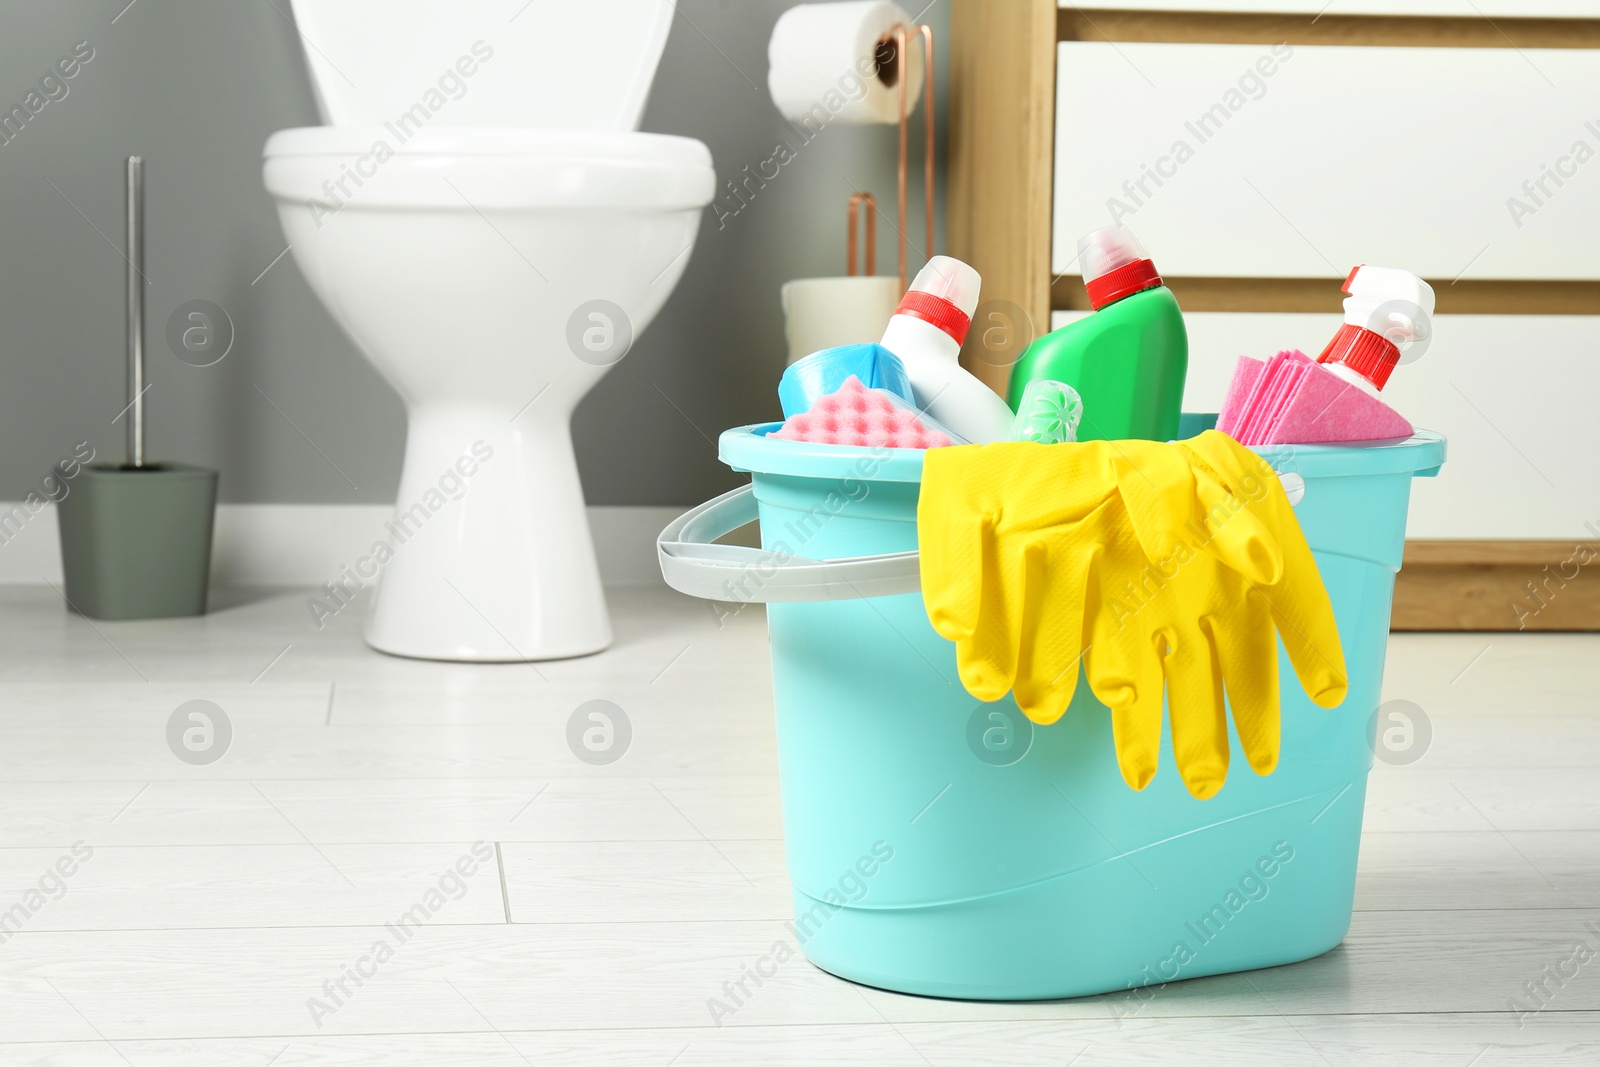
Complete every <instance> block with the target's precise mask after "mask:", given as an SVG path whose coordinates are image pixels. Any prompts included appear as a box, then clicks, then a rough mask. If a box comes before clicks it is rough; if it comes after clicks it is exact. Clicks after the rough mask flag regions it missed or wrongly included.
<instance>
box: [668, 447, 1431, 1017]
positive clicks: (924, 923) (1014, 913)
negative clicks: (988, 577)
mask: <svg viewBox="0 0 1600 1067" xmlns="http://www.w3.org/2000/svg"><path fill="white" fill-rule="evenodd" d="M1205 418H1206V417H1205V416H1186V423H1185V428H1184V435H1185V436H1188V435H1191V434H1193V433H1197V432H1199V430H1200V429H1201V428H1203V427H1204V425H1206V423H1205V421H1204V420H1205ZM775 428H776V424H768V425H758V426H745V427H740V428H738V429H734V430H729V431H728V432H726V433H724V434H723V435H722V438H721V441H720V453H721V457H722V459H723V461H724V462H726V463H728V464H729V465H730V466H732V467H733V468H735V469H737V470H741V471H748V472H750V474H751V478H752V485H751V487H749V488H747V489H743V490H737V491H735V492H734V493H731V494H727V495H725V496H724V497H720V498H718V499H717V500H715V501H711V502H709V503H708V504H706V505H702V506H701V507H700V508H697V509H695V511H692V512H690V513H689V514H688V515H685V516H683V517H682V518H680V519H679V520H678V521H677V522H675V523H674V524H673V525H672V526H669V527H668V528H667V530H666V531H663V534H662V538H661V543H660V552H661V559H662V569H663V573H664V574H665V575H666V577H667V580H668V582H669V583H670V584H672V585H674V586H675V587H676V588H679V589H682V590H683V591H685V592H689V593H691V594H693V595H697V596H702V597H707V598H710V599H718V600H725V601H733V602H741V601H743V602H757V601H759V602H766V603H767V604H768V607H767V620H768V626H769V631H770V636H771V646H772V676H773V702H774V705H775V709H776V714H777V730H778V759H779V770H780V775H781V780H782V794H783V820H784V841H785V849H786V853H787V859H788V869H789V877H790V880H791V882H792V884H793V888H794V908H795V920H794V925H793V933H794V935H795V937H796V939H797V941H798V942H799V944H800V945H801V946H802V948H803V950H804V952H805V954H806V956H807V957H808V958H809V959H810V960H811V961H812V962H813V963H815V964H816V965H817V966H819V967H821V968H822V969H824V970H826V971H830V972H832V973H833V974H836V975H839V976H841V977H843V978H848V979H851V980H853V981H857V982H863V983H866V984H867V985H872V986H879V987H882V988H885V989H893V990H899V991H902V992H907V993H920V994H928V995H934V996H944V997H962V998H970V999H980V1000H1032V999H1043V998H1054V997H1070V996H1082V995H1086V994H1092V993H1104V992H1108V991H1112V990H1121V989H1127V988H1133V987H1139V986H1145V985H1151V984H1158V983H1164V982H1168V981H1173V980H1177V979H1183V978H1194V977H1198V976H1201V975H1208V974H1220V973H1225V972H1230V971H1241V970H1248V969H1252V968H1257V967H1270V966H1274V965H1277V964H1284V963H1291V962H1294V961H1297V960H1303V959H1308V958H1310V957H1312V956H1316V955H1319V954H1321V953H1323V952H1326V951H1327V950H1328V949H1330V948H1332V947H1334V946H1335V945H1337V944H1338V943H1339V942H1340V941H1341V940H1342V939H1343V938H1344V935H1345V933H1346V932H1347V931H1348V929H1349V926H1350V916H1351V911H1352V904H1353V897H1354V892H1355V873H1356V855H1357V850H1358V847H1359V844H1360V837H1361V815H1362V807H1363V803H1364V801H1365V797H1366V780H1367V772H1368V770H1369V769H1370V767H1371V765H1372V748H1371V743H1370V737H1369V730H1370V723H1371V720H1372V718H1373V713H1374V711H1375V709H1376V708H1377V706H1378V701H1379V691H1380V687H1381V683H1382V677H1383V661H1384V651H1385V647H1386V643H1387V638H1388V631H1389V610H1390V600H1391V595H1392V592H1393V588H1394V575H1395V572H1396V571H1398V570H1399V568H1400V558H1401V551H1402V545H1403V541H1404V537H1405V521H1406V509H1407V504H1408V502H1409V499H1410V492H1411V479H1412V478H1413V477H1416V476H1428V475H1433V474H1436V473H1438V469H1439V466H1440V464H1442V463H1443V462H1444V457H1445V442H1444V438H1443V437H1441V436H1440V435H1438V434H1434V433H1430V432H1426V431H1423V432H1419V433H1418V434H1417V435H1416V436H1415V437H1413V438H1411V439H1409V440H1406V441H1404V442H1399V443H1394V444H1390V445H1383V446H1369V447H1360V448H1341V447H1329V446H1293V447H1290V446H1281V447H1274V448H1263V449H1259V450H1258V451H1260V452H1261V453H1262V454H1263V455H1264V456H1266V457H1267V458H1268V459H1269V460H1270V461H1271V462H1272V464H1273V465H1274V467H1276V468H1278V470H1279V471H1280V473H1283V472H1294V473H1296V474H1298V475H1299V476H1300V477H1302V478H1303V479H1304V483H1305V491H1304V498H1303V500H1302V501H1301V502H1300V503H1299V504H1298V506H1297V508H1296V514H1297V516H1298V517H1299V519H1300V522H1301V526H1302V527H1303V529H1304V530H1305V534H1306V538H1307V540H1308V541H1309V542H1310V544H1311V547H1312V550H1313V552H1314V554H1315V557H1316V560H1317V565H1318V567H1319V569H1320V570H1321V573H1322V578H1323V581H1324V583H1325V584H1326V586H1327V589H1328V593H1329V596H1330V597H1331V599H1332V603H1333V610H1334V614H1335V616H1336V618H1337V620H1338V626H1339V636H1340V639H1341V640H1342V641H1343V644H1344V653H1345V659H1346V662H1347V665H1348V667H1349V672H1350V695H1349V697H1348V699H1347V700H1346V701H1345V703H1344V705H1343V706H1341V707H1339V708H1336V709H1334V710H1331V711H1329V710H1324V709H1322V708H1319V707H1317V706H1316V705H1314V704H1312V703H1311V701H1310V700H1309V699H1308V698H1307V697H1306V696H1305V694H1304V692H1302V691H1301V689H1300V688H1299V685H1298V683H1297V681H1296V680H1295V677H1294V673H1293V670H1292V668H1291V667H1290V665H1289V663H1288V661H1287V658H1286V657H1284V656H1283V653H1282V650H1281V647H1280V653H1279V654H1280V658H1281V659H1282V662H1281V664H1280V666H1281V677H1282V679H1283V682H1282V686H1283V701H1282V703H1283V749H1282V756H1281V759H1280V761H1279V764H1278V769H1277V771H1276V772H1275V773H1273V774H1272V775H1270V776H1268V777H1264V778H1263V777H1258V776H1257V775H1255V774H1254V773H1253V772H1252V771H1251V770H1250V768H1249V765H1248V763H1246V761H1245V759H1244V757H1243V755H1242V753H1241V751H1240V749H1239V745H1238V739H1237V737H1234V738H1233V739H1232V741H1233V753H1232V760H1231V768H1232V769H1231V771H1230V773H1229V776H1228V781H1227V784H1226V785H1225V786H1224V787H1223V789H1222V791H1221V792H1220V793H1219V794H1218V795H1217V796H1215V797H1213V798H1212V799H1210V800H1206V801H1200V800H1196V799H1194V798H1193V797H1191V796H1190V795H1189V793H1188V792H1187V791H1186V790H1185V789H1184V787H1183V783H1182V782H1181V781H1180V779H1179V777H1178V774H1177V770H1176V768H1175V766H1174V765H1173V761H1172V751H1171V739H1170V736H1169V737H1167V738H1165V739H1164V741H1163V746H1162V753H1161V768H1160V771H1159V772H1158V773H1157V775H1156V777H1155V780H1154V781H1153V782H1152V783H1151V784H1150V786H1149V787H1148V788H1147V789H1145V790H1144V791H1143V792H1134V791H1133V790H1131V789H1129V788H1128V786H1127V785H1126V784H1125V783H1124V782H1123V780H1122V777H1121V775H1120V774H1119V773H1118V770H1117V763H1116V756H1115V750H1114V748H1113V746H1112V740H1111V728H1110V715H1109V712H1108V711H1107V710H1106V708H1105V706H1104V705H1102V704H1100V703H1099V702H1098V701H1096V700H1095V699H1094V697H1093V695H1092V694H1091V693H1090V692H1089V690H1088V687H1087V686H1086V685H1084V684H1080V685H1079V687H1078V692H1077V696H1076V697H1075V699H1074V700H1073V703H1072V706H1071V707H1070V708H1069V709H1068V711H1067V713H1066V715H1064V716H1063V717H1062V719H1061V720H1060V721H1059V722H1058V723H1055V724H1054V725H1051V726H1044V727H1036V726H1033V725H1032V724H1031V723H1029V722H1028V721H1027V719H1025V718H1024V717H1023V716H1022V714H1021V713H1020V711H1019V710H1018V709H1017V707H1016V704H1015V703H1014V702H1013V701H1012V700H1011V699H1010V698H1009V697H1008V698H1006V699H1005V700H1002V701H999V702H996V703H993V704H984V703H980V702H979V701H977V700H976V699H974V698H973V697H971V696H970V695H968V693H967V692H966V691H965V690H964V689H963V688H962V686H961V682H960V680H959V679H958V677H957V674H956V665H955V648H954V646H953V645H952V644H951V643H949V642H948V641H946V640H944V639H943V638H941V637H940V636H939V635H938V634H936V633H934V631H933V629H932V627H931V626H930V625H929V624H928V620H927V616H926V614H925V613H924V611H923V605H922V598H921V595H920V594H919V593H917V592H915V591H914V590H915V589H917V588H918V586H917V583H916V578H915V574H916V555H915V553H916V547H917V534H916V508H917V493H918V488H919V484H918V483H919V479H920V477H921V471H922V457H923V453H921V452H916V451H909V450H890V449H880V450H875V451H871V450H866V449H859V448H847V447H841V446H828V445H810V444H803V443H796V442H789V441H776V440H771V439H769V438H767V437H765V436H764V435H765V434H766V432H767V431H769V430H772V429H775ZM1291 480H1292V479H1291ZM751 518H759V521H760V525H761V538H762V546H763V548H762V550H756V549H749V548H742V549H741V548H735V547H732V546H722V545H713V544H708V543H707V542H710V541H712V540H714V539H715V538H716V537H718V536H720V535H721V534H723V533H726V532H728V531H729V530H731V529H732V528H734V527H735V526H737V525H739V524H741V523H743V522H745V521H748V520H749V519H751ZM1231 728H1232V726H1231V723H1230V730H1231Z"/></svg>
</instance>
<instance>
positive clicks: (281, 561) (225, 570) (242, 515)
mask: <svg viewBox="0 0 1600 1067" xmlns="http://www.w3.org/2000/svg"><path fill="white" fill-rule="evenodd" d="M682 510H683V509H681V508H667V507H592V508H590V509H589V527H590V529H591V530H592V531H593V532H594V545H595V554H596V555H597V556H598V558H599V561H600V576H601V578H602V580H604V581H605V583H606V584H607V585H656V584H659V583H660V582H661V568H660V566H659V565H658V564H657V563H656V534H658V533H660V532H661V529H662V527H664V526H666V524H667V523H668V522H670V521H672V519H674V518H675V517H677V515H678V514H679V513H680V512H681V511H682ZM393 511H394V509H393V508H391V507H389V506H388V505H386V504H219V505H217V526H216V532H215V534H214V537H213V543H212V548H211V580H212V582H213V583H215V584H218V585H269V586H270V585H321V584H322V583H323V582H326V581H329V580H332V579H334V578H336V577H337V576H338V574H339V568H340V567H341V566H343V565H345V564H347V563H349V562H350V561H351V560H353V559H355V558H356V557H358V556H360V555H361V554H362V553H363V552H365V551H366V550H367V549H368V548H369V547H370V546H371V544H372V542H373V541H374V540H376V539H377V538H379V537H381V536H382V533H383V524H384V523H385V522H388V521H389V519H390V518H391V517H392V515H393ZM46 581H49V582H54V583H56V584H58V585H59V584H60V582H61V543H60V540H59V536H58V534H57V527H56V509H55V507H54V506H53V505H52V506H49V507H45V508H42V509H40V510H39V511H37V512H34V513H29V511H28V508H27V506H26V505H23V504H18V503H15V502H5V501H0V584H3V585H23V584H26V585H37V584H40V583H42V582H46Z"/></svg>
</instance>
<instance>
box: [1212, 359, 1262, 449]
mask: <svg viewBox="0 0 1600 1067" xmlns="http://www.w3.org/2000/svg"><path fill="white" fill-rule="evenodd" d="M1266 368H1267V365H1266V364H1265V363H1263V362H1261V360H1259V359H1251V358H1250V357H1249V356H1240V357H1239V362H1238V363H1236V364H1234V367H1233V378H1232V379H1231V380H1230V381H1229V382H1228V395H1227V396H1225V397H1223V398H1222V407H1221V409H1220V410H1219V411H1218V412H1217V429H1219V430H1221V431H1222V432H1223V433H1225V434H1227V435H1228V436H1229V437H1232V438H1234V439H1235V440H1237V439H1238V437H1239V434H1238V433H1237V432H1236V431H1237V430H1238V428H1239V422H1240V420H1241V419H1243V417H1244V413H1245V411H1246V410H1247V403H1246V402H1247V401H1248V400H1249V399H1250V391H1251V390H1252V389H1254V388H1255V385H1256V382H1257V381H1258V380H1260V378H1261V372H1262V371H1264V370H1266Z"/></svg>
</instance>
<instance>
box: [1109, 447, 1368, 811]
mask: <svg viewBox="0 0 1600 1067" xmlns="http://www.w3.org/2000/svg"><path fill="white" fill-rule="evenodd" d="M1119 444H1124V445H1125V444H1127V443H1126V442H1120V443H1119ZM1182 466H1187V467H1188V468H1189V471H1190V474H1191V477H1192V478H1193V483H1192V484H1193V487H1194V488H1193V491H1192V492H1191V493H1189V494H1188V496H1187V498H1185V496H1184V494H1183V493H1182V492H1181V491H1179V490H1181V486H1182V482H1183V478H1182V474H1181V472H1180V471H1179V468H1180V467H1182ZM1118 486H1119V495H1121V496H1122V497H1123V498H1124V500H1125V501H1126V502H1127V509H1128V513H1129V515H1130V522H1129V524H1128V528H1126V529H1125V530H1119V531H1118V532H1119V533H1122V534H1123V536H1124V537H1125V538H1126V539H1125V540H1124V541H1121V542H1118V543H1113V544H1108V545H1107V546H1106V551H1105V553H1104V558H1105V560H1107V561H1108V562H1115V563H1117V564H1120V565H1121V566H1124V567H1125V566H1126V563H1124V562H1123V561H1126V560H1130V559H1132V558H1133V557H1134V555H1135V553H1136V551H1137V552H1140V553H1143V554H1145V557H1146V559H1147V561H1148V563H1149V564H1150V569H1148V570H1142V571H1141V578H1142V580H1138V581H1129V580H1127V579H1125V578H1119V577H1118V576H1117V575H1116V574H1115V573H1114V570H1115V569H1116V568H1115V567H1107V568H1105V569H1104V570H1102V571H1101V573H1099V574H1098V575H1097V579H1098V580H1097V581H1096V582H1094V583H1092V584H1091V586H1090V587H1089V593H1088V596H1087V597H1086V601H1085V610H1086V612H1087V616H1088V621H1087V633H1088V638H1089V647H1088V651H1087V653H1086V655H1085V673H1086V675H1087V677H1088V680H1089V685H1090V688H1091V689H1092V690H1093V691H1094V693H1095V696H1096V697H1098V698H1099V699H1100V700H1101V701H1102V702H1103V703H1105V704H1106V705H1107V706H1108V707H1109V708H1110V709H1111V712H1112V728H1113V735H1114V737H1115V740H1116V746H1117V759H1118V763H1119V766H1120V767H1121V769H1122V774H1123V777H1124V779H1125V780H1126V781H1127V782H1128V784H1129V785H1130V786H1132V787H1133V788H1135V789H1143V788H1144V787H1145V786H1146V785H1148V784H1149V782H1150V779H1151V778H1152V777H1154V775H1155V772H1156V765H1157V754H1158V751H1159V748H1160V741H1161V708H1162V699H1161V698H1162V689H1163V683H1165V689H1166V695H1167V700H1166V704H1167V711H1168V715H1169V717H1170V720H1171V726H1172V743H1173V752H1174V756H1175V758H1176V761H1177V764H1178V771H1179V774H1180V775H1182V777H1183V780H1184V784H1185V785H1186V786H1187V787H1188V789H1189V791H1190V793H1192V794H1193V795H1195V796H1197V797H1200V798H1202V799H1203V798H1206V797H1210V796H1213V795H1214V794H1215V793H1216V792H1217V790H1218V789H1220V788H1221V787H1222V784H1223V782H1224V781H1225V780H1226V778H1227V772H1228V732H1227V719H1226V710H1225V709H1226V707H1227V706H1228V705H1231V707H1232V711H1233V716H1234V723H1235V725H1236V727H1237V729H1238V733H1239V739H1240V744H1241V746H1242V747H1243V749H1244V752H1245V756H1246V758H1247V759H1248V760H1249V761H1250V764H1251V766H1252V767H1253V768H1254V769H1255V771H1256V772H1257V773H1258V774H1268V773H1271V771H1272V769H1273V768H1274V767H1275V766H1276V765H1277V759H1278V750H1279V743H1280V719H1279V689H1278V653H1277V644H1278V643H1277V637H1278V635H1279V633H1281V634H1282V635H1283V636H1284V646H1285V648H1286V649H1288V651H1289V655H1290V660H1291V662H1292V663H1293V664H1294V667H1295V671H1296V673H1297V674H1298V675H1299V677H1300V679H1301V682H1302V684H1303V685H1304V687H1305V688H1306V691H1307V693H1308V694H1309V695H1310V696H1311V698H1312V699H1313V700H1314V701H1316V702H1317V703H1318V704H1319V705H1321V706H1323V707H1333V706H1335V705H1337V704H1338V703H1339V702H1340V701H1342V700H1343V699H1344V694H1345V691H1346V689H1347V688H1348V680H1347V678H1346V674H1345V667H1344V657H1343V652H1342V649H1341V646H1340V644H1339V635H1338V631H1337V629H1336V628H1335V626H1334V620H1333V613H1332V609H1331V607H1330V605H1329V604H1328V599H1327V593H1326V590H1325V589H1324V588H1323V586H1322V580H1321V577H1320V575H1319V574H1318V572H1317V569H1316V563H1315V561H1314V560H1313V559H1312V557H1311V551H1310V548H1309V547H1308V546H1307V545H1306V543H1305V537H1304V535H1303V534H1302V533H1301V532H1300V527H1299V523H1298V522H1297V521H1296V519H1295V518H1294V515H1293V513H1292V511H1291V510H1290V507H1289V503H1288V500H1287V498H1286V497H1285V496H1284V493H1283V487H1282V485H1281V484H1280V483H1279V481H1278V479H1277V477H1276V475H1275V473H1274V472H1273V471H1272V469H1271V468H1270V466H1268V465H1267V464H1266V463H1265V462H1264V461H1262V460H1261V459H1260V457H1258V456H1256V455H1255V454H1254V453H1251V452H1249V451H1248V450H1247V449H1244V448H1242V447H1241V446H1239V445H1238V444H1236V443H1235V442H1234V441H1233V440H1232V438H1229V437H1227V436H1226V435H1223V434H1218V433H1215V432H1214V431H1213V432H1208V433H1207V434H1204V435H1202V436H1201V437H1199V438H1196V439H1194V440H1193V441H1191V442H1187V443H1180V444H1177V445H1168V446H1165V447H1164V448H1162V449H1159V450H1140V451H1136V452H1133V453H1131V454H1129V455H1127V456H1126V458H1125V461H1124V462H1122V463H1121V464H1120V465H1119V469H1118ZM1174 487H1178V488H1177V489H1175V488H1174ZM1224 689H1226V693H1227V700H1228V705H1225V704H1224V700H1223V694H1224Z"/></svg>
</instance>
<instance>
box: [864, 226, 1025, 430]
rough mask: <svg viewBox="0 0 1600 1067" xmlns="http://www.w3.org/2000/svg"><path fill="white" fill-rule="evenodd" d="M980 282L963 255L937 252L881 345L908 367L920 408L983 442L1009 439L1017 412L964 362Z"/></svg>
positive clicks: (919, 274) (908, 295) (897, 311)
mask: <svg viewBox="0 0 1600 1067" xmlns="http://www.w3.org/2000/svg"><path fill="white" fill-rule="evenodd" d="M980 284H981V282H980V279H979V277H978V272H977V271H975V270H973V269H972V268H971V267H970V266H968V265H967V264H965V263H963V262H961V261H960V260H959V259H952V258H951V257H949V256H934V257H933V258H932V259H930V260H928V264H927V266H925V267H923V268H922V270H920V271H919V272H918V273H917V277H916V280H915V281H913V282H912V283H911V288H910V289H909V290H907V291H906V295H905V296H904V297H903V298H902V299H901V301H900V306H899V307H898V308H896V309H895V313H894V317H893V318H891V319H890V320H889V328H888V329H887V330H885V331H884V334H883V341H882V344H883V347H884V348H887V349H888V350H889V351H891V352H893V353H894V354H895V355H897V356H899V357H900V362H901V363H902V364H904V365H905V368H906V377H908V378H910V379H911V389H912V392H913V393H915V394H916V395H915V399H916V403H917V407H919V408H921V409H922V410H924V411H926V412H927V413H928V414H929V415H931V416H932V417H933V418H934V419H936V420H937V421H939V422H941V423H943V424H944V425H945V426H947V427H949V428H950V429H951V430H952V431H954V432H955V433H956V434H958V435H960V436H961V437H964V438H966V439H967V440H968V441H971V442H972V443H974V444H980V445H981V444H987V443H989V442H990V441H1006V440H1009V439H1010V437H1011V419H1012V412H1011V408H1010V406H1009V405H1007V404H1006V402H1005V401H1004V400H1003V399H1001V397H1000V395H999V394H998V393H996V392H995V391H994V390H993V389H990V388H989V387H988V386H987V385H984V384H983V382H981V381H979V380H978V379H977V378H975V377H973V376H972V375H971V374H970V373H968V372H967V370H966V369H965V368H964V367H962V366H961V363H960V361H959V359H960V355H961V342H962V341H964V340H966V337H967V329H968V327H970V326H971V325H972V312H973V311H974V309H976V308H977V306H978V287H979V285H980Z"/></svg>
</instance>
